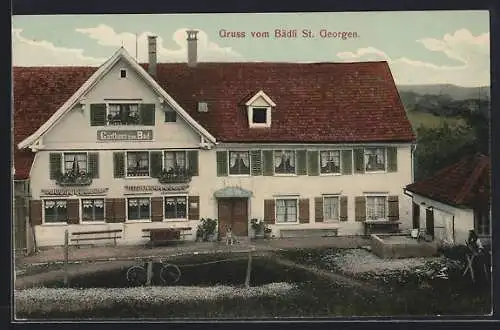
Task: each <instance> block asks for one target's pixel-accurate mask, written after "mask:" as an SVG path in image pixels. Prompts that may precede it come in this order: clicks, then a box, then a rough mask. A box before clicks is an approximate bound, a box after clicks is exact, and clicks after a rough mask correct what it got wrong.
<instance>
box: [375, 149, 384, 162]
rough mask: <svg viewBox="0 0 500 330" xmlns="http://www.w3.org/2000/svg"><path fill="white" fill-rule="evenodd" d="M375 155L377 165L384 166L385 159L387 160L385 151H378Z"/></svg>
mask: <svg viewBox="0 0 500 330" xmlns="http://www.w3.org/2000/svg"><path fill="white" fill-rule="evenodd" d="M375 154H376V155H377V164H379V165H383V164H384V162H385V161H384V158H385V153H384V149H376V150H375Z"/></svg>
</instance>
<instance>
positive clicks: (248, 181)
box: [31, 62, 412, 246]
mask: <svg viewBox="0 0 500 330" xmlns="http://www.w3.org/2000/svg"><path fill="white" fill-rule="evenodd" d="M123 68H125V69H128V70H127V78H126V79H121V78H120V75H119V71H120V69H123ZM167 92H168V91H167ZM105 99H141V102H143V103H156V114H155V118H156V123H155V126H154V127H153V126H140V127H133V126H123V127H120V126H113V127H110V128H112V129H127V130H129V129H134V128H137V129H153V130H154V140H153V141H147V142H146V141H144V142H98V141H97V138H96V137H97V130H98V129H103V128H105V127H91V126H90V118H89V117H90V104H91V103H103V102H104V101H105ZM159 102H160V101H159V99H158V97H157V96H156V95H155V94H154V93H153V92H151V90H150V89H149V88H148V86H146V84H145V82H144V81H142V79H141V78H139V77H138V76H137V74H136V73H135V72H133V71H132V70H130V69H129V68H128V67H127V65H126V64H124V63H123V62H119V63H118V64H117V65H116V66H115V67H114V68H113V69H112V70H111V72H110V73H109V74H108V75H107V76H106V77H105V78H104V79H103V80H101V81H100V82H99V83H98V84H97V85H96V86H95V87H94V88H93V89H92V90H91V91H90V92H88V93H87V95H85V98H84V101H83V103H84V105H85V107H84V108H83V110H82V108H81V107H80V106H77V107H75V108H74V109H73V110H71V111H70V112H69V113H68V114H67V115H66V116H65V117H64V118H63V119H62V120H61V121H60V122H59V123H57V124H56V125H55V126H54V127H53V128H52V129H51V130H50V131H49V132H48V133H47V134H46V135H45V136H44V137H43V143H42V145H43V147H42V150H40V151H39V152H38V155H37V157H36V158H35V162H34V164H33V168H32V171H31V190H32V198H33V199H44V198H49V197H44V196H42V195H41V190H42V189H57V188H61V187H59V186H57V185H56V184H55V182H53V181H51V180H50V179H49V167H50V165H49V153H50V152H64V151H74V150H81V151H92V152H98V153H99V178H98V179H94V180H93V182H92V184H91V186H90V187H89V188H108V191H107V192H106V193H105V194H103V195H100V197H101V198H105V197H107V198H117V197H124V196H125V195H126V194H127V193H128V192H127V191H126V190H125V188H124V187H125V186H127V185H134V186H137V185H158V184H159V183H158V180H157V179H153V178H120V179H118V178H113V152H114V151H117V150H121V151H126V150H133V149H136V150H166V149H175V148H181V149H184V148H185V149H188V148H198V147H199V143H200V135H199V134H198V133H197V132H195V131H194V130H193V129H192V128H191V127H190V126H189V125H188V124H187V123H186V122H185V121H183V120H182V119H181V118H180V117H179V116H178V117H177V122H176V123H165V122H164V114H163V110H162V109H161V107H160V103H159ZM108 128H109V127H108ZM384 146H385V145H384ZM395 146H397V149H398V159H397V160H398V170H397V172H392V173H385V172H384V173H366V174H350V175H333V176H307V175H304V176H228V177H217V171H216V168H217V163H216V150H221V149H222V150H225V149H227V148H230V149H231V150H236V149H241V148H243V149H246V150H248V149H250V148H251V149H266V148H269V149H275V148H279V149H284V148H291V149H313V150H318V149H322V148H327V149H343V148H352V147H353V146H352V145H351V146H348V145H342V146H339V145H304V144H302V145H300V144H297V145H275V146H271V145H268V146H266V147H264V146H262V145H261V146H259V145H244V146H242V145H224V146H218V147H217V148H215V149H212V150H201V149H198V150H199V176H196V177H193V179H192V181H191V183H190V185H189V189H188V191H187V193H188V195H193V196H200V206H199V207H200V217H211V218H217V201H216V199H215V198H214V197H213V194H214V192H215V191H217V190H218V189H221V188H224V187H229V186H238V187H242V188H244V189H246V190H249V191H251V192H252V194H253V196H252V197H251V198H250V199H249V212H248V214H249V219H251V218H263V216H264V200H265V199H273V198H275V197H278V196H282V195H297V197H298V198H309V208H310V209H309V215H310V223H308V224H275V225H272V226H271V227H272V230H273V234H274V235H276V236H278V237H279V231H280V229H282V228H301V229H302V228H338V230H339V235H351V234H361V233H362V223H360V222H356V221H355V215H354V198H355V196H363V195H364V194H367V193H380V194H384V195H398V196H399V214H400V220H401V226H400V227H401V228H402V229H404V230H406V229H409V228H411V199H410V198H409V197H408V196H406V195H404V194H403V187H405V186H406V185H407V184H409V183H410V182H411V178H412V175H411V169H412V166H411V148H410V144H399V145H395ZM322 194H341V195H344V196H347V197H348V221H347V222H339V223H324V222H322V223H315V221H314V198H315V197H319V196H321V195H322ZM127 196H134V197H135V196H147V197H157V196H164V195H162V194H161V193H160V192H151V193H144V194H134V195H127ZM98 197H99V196H96V198H98ZM50 198H51V199H53V197H50ZM64 198H67V197H64ZM166 223H168V225H169V226H191V227H192V228H193V229H192V233H193V235H192V237H191V238H194V233H195V231H196V226H197V224H198V221H176V222H172V221H164V222H154V223H152V222H140V223H139V222H137V221H135V222H125V223H110V224H107V223H102V224H80V225H56V224H43V225H40V226H36V228H35V230H36V235H37V244H38V246H48V245H61V244H63V243H64V231H65V230H66V229H68V230H69V231H70V232H72V231H87V230H89V231H92V230H102V229H115V228H121V229H123V231H124V232H123V234H122V238H121V239H120V240H119V242H120V244H137V243H140V242H144V241H145V240H146V239H143V238H142V237H141V236H142V229H143V228H153V227H157V226H158V227H160V226H166ZM249 232H250V231H249Z"/></svg>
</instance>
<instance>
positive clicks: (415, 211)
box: [412, 202, 420, 229]
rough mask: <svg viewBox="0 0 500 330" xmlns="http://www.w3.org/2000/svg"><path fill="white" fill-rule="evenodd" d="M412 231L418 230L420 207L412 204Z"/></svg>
mask: <svg viewBox="0 0 500 330" xmlns="http://www.w3.org/2000/svg"><path fill="white" fill-rule="evenodd" d="M412 207H413V229H418V228H420V205H418V204H417V203H415V202H413V203H412Z"/></svg>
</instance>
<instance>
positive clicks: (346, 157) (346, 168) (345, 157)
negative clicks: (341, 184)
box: [342, 150, 352, 174]
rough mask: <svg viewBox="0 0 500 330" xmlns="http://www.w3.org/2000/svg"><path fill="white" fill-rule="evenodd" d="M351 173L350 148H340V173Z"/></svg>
mask: <svg viewBox="0 0 500 330" xmlns="http://www.w3.org/2000/svg"><path fill="white" fill-rule="evenodd" d="M351 173H352V150H342V174H351Z"/></svg>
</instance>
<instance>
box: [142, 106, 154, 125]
mask: <svg viewBox="0 0 500 330" xmlns="http://www.w3.org/2000/svg"><path fill="white" fill-rule="evenodd" d="M154 124H155V105H154V104H152V103H151V104H141V125H148V126H154Z"/></svg>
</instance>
